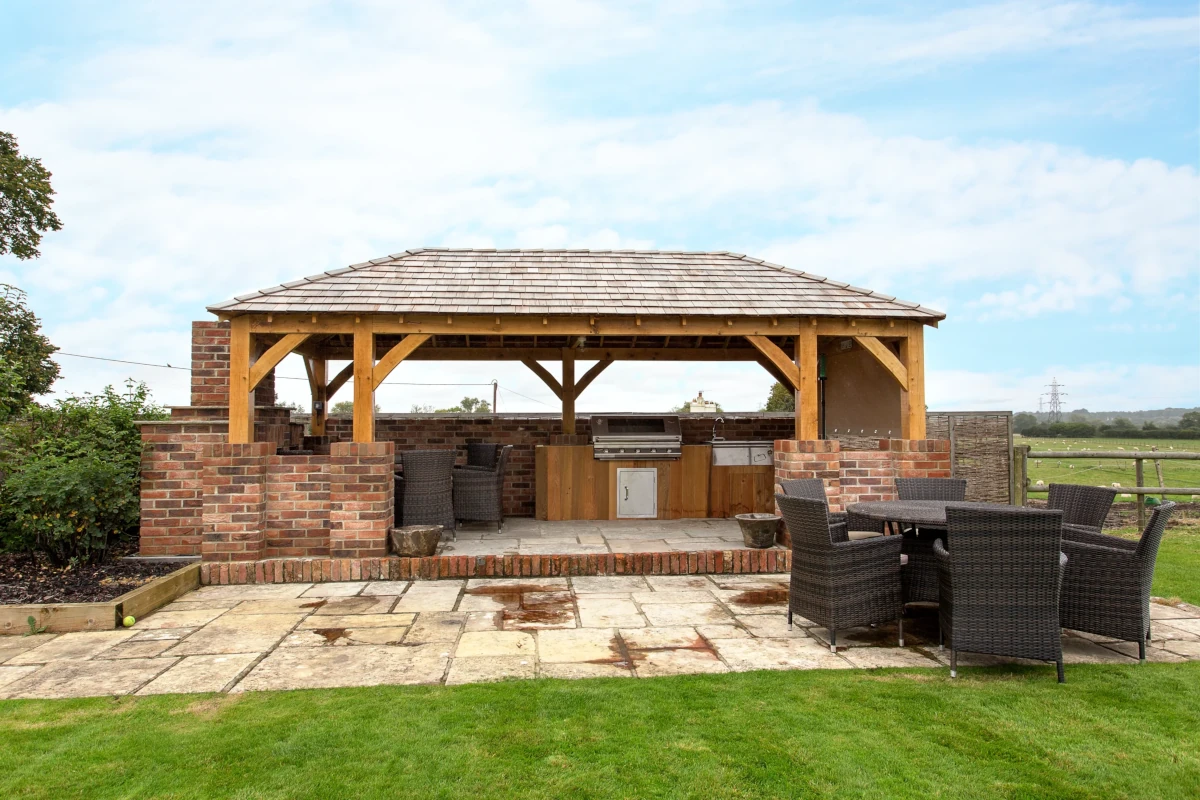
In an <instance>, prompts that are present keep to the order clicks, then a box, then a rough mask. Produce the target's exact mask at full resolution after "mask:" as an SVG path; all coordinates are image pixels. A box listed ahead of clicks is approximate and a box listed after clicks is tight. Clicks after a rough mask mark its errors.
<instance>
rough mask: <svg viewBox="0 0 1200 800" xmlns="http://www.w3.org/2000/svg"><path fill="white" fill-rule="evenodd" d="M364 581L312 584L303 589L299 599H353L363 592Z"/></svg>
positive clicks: (365, 583)
mask: <svg viewBox="0 0 1200 800" xmlns="http://www.w3.org/2000/svg"><path fill="white" fill-rule="evenodd" d="M366 585H367V582H366V581H329V582H328V583H314V584H313V585H312V586H310V587H309V588H307V589H305V590H304V592H303V593H302V594H301V595H300V596H301V597H353V596H354V595H356V594H358V593H359V592H361V591H362V590H363V588H364V587H365V586H366Z"/></svg>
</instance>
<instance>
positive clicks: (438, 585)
mask: <svg viewBox="0 0 1200 800" xmlns="http://www.w3.org/2000/svg"><path fill="white" fill-rule="evenodd" d="M443 584H447V585H443ZM462 589H463V582H462V581H431V582H429V583H428V584H419V583H418V584H414V585H413V586H412V587H411V588H410V589H409V590H408V591H407V592H405V593H404V594H403V595H402V596H401V597H400V602H398V603H397V604H396V607H395V610H396V611H453V610H454V605H455V603H457V602H458V596H459V593H460V592H461V591H462Z"/></svg>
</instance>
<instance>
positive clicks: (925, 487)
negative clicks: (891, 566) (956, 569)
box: [896, 478, 967, 603]
mask: <svg viewBox="0 0 1200 800" xmlns="http://www.w3.org/2000/svg"><path fill="white" fill-rule="evenodd" d="M896 496H897V497H898V498H899V499H901V500H942V501H946V502H959V501H962V500H966V499H967V482H966V481H965V480H963V479H962V478H896ZM903 535H904V543H903V544H902V545H901V547H900V552H901V553H904V554H905V555H906V556H908V565H907V566H906V567H905V568H904V600H905V602H908V603H916V602H926V603H936V602H937V601H938V567H937V557H936V556H934V554H933V543H934V541H936V540H937V538H938V537H939V536H945V535H946V529H945V528H944V527H930V526H928V525H922V526H921V527H920V528H916V527H914V528H911V529H908V530H905V531H904V532H903Z"/></svg>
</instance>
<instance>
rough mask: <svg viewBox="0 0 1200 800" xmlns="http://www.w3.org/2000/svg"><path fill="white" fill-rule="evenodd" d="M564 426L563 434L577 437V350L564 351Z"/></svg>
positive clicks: (566, 349)
mask: <svg viewBox="0 0 1200 800" xmlns="http://www.w3.org/2000/svg"><path fill="white" fill-rule="evenodd" d="M562 424H563V433H565V434H567V435H568V436H574V435H575V349H574V348H573V347H564V348H563V351H562Z"/></svg>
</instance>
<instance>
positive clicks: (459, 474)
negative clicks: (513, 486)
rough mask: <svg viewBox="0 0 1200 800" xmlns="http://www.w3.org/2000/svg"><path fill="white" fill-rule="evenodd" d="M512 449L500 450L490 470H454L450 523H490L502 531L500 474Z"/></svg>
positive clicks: (502, 483)
mask: <svg viewBox="0 0 1200 800" xmlns="http://www.w3.org/2000/svg"><path fill="white" fill-rule="evenodd" d="M512 449H513V447H512V445H511V444H509V445H505V446H504V447H502V448H500V455H499V457H498V458H497V459H496V464H495V466H494V467H492V468H491V469H480V468H475V469H458V470H455V472H454V519H455V520H456V521H457V522H494V523H496V531H497V532H499V531H502V530H504V473H505V471H506V470H507V469H508V459H509V455H510V454H511V453H512Z"/></svg>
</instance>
